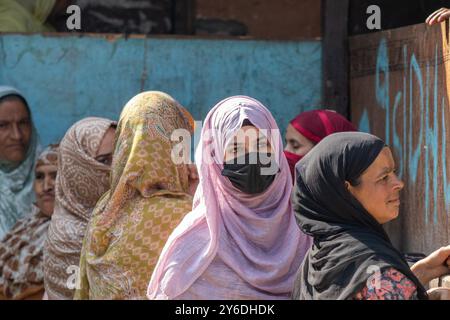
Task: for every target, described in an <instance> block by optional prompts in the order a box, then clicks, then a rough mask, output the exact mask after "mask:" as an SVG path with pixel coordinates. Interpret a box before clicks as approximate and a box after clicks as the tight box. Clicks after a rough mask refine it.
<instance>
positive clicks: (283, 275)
mask: <svg viewBox="0 0 450 320" xmlns="http://www.w3.org/2000/svg"><path fill="white" fill-rule="evenodd" d="M245 119H248V120H249V121H250V122H251V123H252V124H253V125H254V126H255V127H257V128H259V129H268V130H271V129H273V131H268V132H267V139H268V141H269V142H270V144H271V147H272V154H274V158H275V161H276V162H277V164H278V165H279V167H280V172H278V173H277V176H276V177H275V180H274V181H273V183H272V184H271V185H270V187H269V188H268V189H267V190H266V191H264V192H263V193H261V194H258V195H249V194H245V193H243V192H241V191H240V190H238V189H236V188H235V187H234V186H233V185H232V184H231V182H230V181H229V180H228V178H226V177H224V176H222V175H221V171H222V169H223V155H224V150H225V148H226V146H227V144H228V142H229V141H230V140H231V139H232V138H233V135H234V134H235V133H236V131H237V130H239V129H240V128H241V126H242V123H243V122H244V120H245ZM195 159H196V163H197V169H198V172H199V178H200V182H199V186H198V188H197V191H196V193H195V196H194V204H193V210H192V211H191V212H190V213H188V214H187V215H186V217H185V218H184V219H183V221H182V222H181V223H180V225H179V226H178V227H177V228H176V229H175V230H174V231H173V233H172V234H171V236H170V237H169V239H168V241H167V243H166V245H165V247H164V249H163V251H162V253H161V256H160V257H159V260H158V263H157V265H156V267H155V269H154V272H153V275H152V277H151V280H150V283H149V287H148V291H147V296H148V298H149V299H177V297H179V298H180V297H181V298H182V299H183V295H182V294H183V293H184V292H186V291H188V290H189V289H190V288H191V287H193V284H194V283H195V282H196V281H197V280H198V281H203V283H202V286H198V287H201V288H204V289H205V290H201V291H202V292H196V293H195V294H194V296H195V297H196V298H201V299H210V300H214V299H230V300H232V299H236V297H239V296H240V295H239V294H237V295H236V294H234V293H233V290H231V288H235V287H236V285H234V284H233V279H237V280H238V281H239V286H240V288H241V289H242V290H244V291H246V292H247V293H249V292H250V294H246V297H248V298H249V299H271V298H273V299H289V298H290V295H291V292H292V289H293V285H294V281H295V274H296V272H297V270H298V268H299V267H300V264H301V262H302V261H303V258H304V256H305V254H306V252H307V251H308V250H309V248H310V246H311V239H310V238H309V237H308V236H306V235H305V234H303V233H302V232H301V231H300V230H299V228H298V226H297V224H296V222H295V218H294V214H293V210H292V207H291V201H290V196H291V190H292V178H291V174H290V171H289V166H288V163H287V160H286V158H285V157H284V155H283V143H282V140H281V136H280V134H279V130H278V126H277V124H276V122H275V120H274V118H273V117H272V115H271V113H270V112H269V110H268V109H267V108H266V107H264V106H263V105H262V104H261V103H260V102H259V101H257V100H255V99H253V98H250V97H246V96H234V97H230V98H227V99H224V100H222V101H221V102H219V103H218V104H217V105H216V106H214V108H213V109H212V110H211V111H210V112H209V113H208V115H207V116H206V119H205V122H204V126H203V128H202V134H201V141H200V144H199V146H198V148H197V150H196V155H195ZM213 261H214V262H213ZM216 261H220V263H219V264H217V263H216ZM212 263H213V264H215V265H214V267H213V266H212V265H211V264H212ZM217 265H218V266H219V268H220V270H222V272H218V268H217ZM209 267H211V268H212V269H213V270H214V274H215V277H218V278H220V277H227V278H230V274H232V275H233V276H232V277H231V278H230V279H220V280H221V281H219V282H221V283H226V284H228V283H229V286H230V294H229V295H228V296H224V295H223V294H221V295H220V296H219V295H218V294H216V289H218V288H215V285H214V283H215V282H213V281H210V282H209V283H207V285H206V286H205V284H204V282H205V279H206V278H208V277H205V276H204V274H206V273H207V272H205V271H207V269H208V268H209ZM227 280H228V282H227ZM222 289H223V288H222ZM225 289H227V288H225ZM241 289H240V290H241ZM223 292H224V290H222V293H223ZM225 292H227V291H225ZM225 295H226V294H225ZM188 296H189V295H188Z"/></svg>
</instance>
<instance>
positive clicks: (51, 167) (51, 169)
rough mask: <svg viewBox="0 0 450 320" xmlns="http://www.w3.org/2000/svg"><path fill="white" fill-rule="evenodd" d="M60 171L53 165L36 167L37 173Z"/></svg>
mask: <svg viewBox="0 0 450 320" xmlns="http://www.w3.org/2000/svg"><path fill="white" fill-rule="evenodd" d="M56 171H58V167H57V166H55V165H51V164H44V165H40V166H37V167H36V172H40V173H52V172H56Z"/></svg>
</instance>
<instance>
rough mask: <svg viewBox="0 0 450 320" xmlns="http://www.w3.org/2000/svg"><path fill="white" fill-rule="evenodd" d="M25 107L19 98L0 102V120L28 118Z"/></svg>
mask: <svg viewBox="0 0 450 320" xmlns="http://www.w3.org/2000/svg"><path fill="white" fill-rule="evenodd" d="M28 117H29V114H28V110H27V107H26V106H25V105H24V104H23V102H22V101H20V100H19V99H14V100H7V101H3V102H2V103H0V120H2V121H13V120H17V119H23V118H28Z"/></svg>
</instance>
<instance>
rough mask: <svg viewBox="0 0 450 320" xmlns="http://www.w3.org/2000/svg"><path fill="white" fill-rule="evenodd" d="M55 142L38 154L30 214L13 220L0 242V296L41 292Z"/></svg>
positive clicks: (30, 296) (52, 194)
mask: <svg viewBox="0 0 450 320" xmlns="http://www.w3.org/2000/svg"><path fill="white" fill-rule="evenodd" d="M57 160H58V146H57V145H50V146H49V147H48V148H47V149H45V150H44V152H42V153H41V155H40V156H39V158H38V160H37V163H36V169H35V180H34V192H35V194H36V202H35V204H34V205H33V208H32V209H31V215H29V216H27V217H25V218H23V219H21V220H19V221H17V223H16V224H15V225H14V227H13V228H12V230H11V231H10V232H9V233H8V234H6V236H5V237H4V238H3V240H2V241H1V242H0V300H1V299H13V300H19V299H27V300H28V299H40V298H42V295H43V293H44V271H43V257H42V255H43V248H44V241H45V239H46V237H47V228H48V226H49V224H50V217H51V215H52V213H53V208H54V203H55V178H56V173H57V165H58V163H57Z"/></svg>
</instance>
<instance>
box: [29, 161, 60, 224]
mask: <svg viewBox="0 0 450 320" xmlns="http://www.w3.org/2000/svg"><path fill="white" fill-rule="evenodd" d="M57 170H58V167H57V166H55V165H40V166H38V167H36V170H35V180H34V192H35V194H36V206H37V207H38V208H39V209H40V210H41V212H42V213H44V214H45V215H46V216H49V217H50V216H51V215H52V214H53V209H54V206H55V181H56V173H57Z"/></svg>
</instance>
